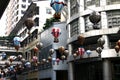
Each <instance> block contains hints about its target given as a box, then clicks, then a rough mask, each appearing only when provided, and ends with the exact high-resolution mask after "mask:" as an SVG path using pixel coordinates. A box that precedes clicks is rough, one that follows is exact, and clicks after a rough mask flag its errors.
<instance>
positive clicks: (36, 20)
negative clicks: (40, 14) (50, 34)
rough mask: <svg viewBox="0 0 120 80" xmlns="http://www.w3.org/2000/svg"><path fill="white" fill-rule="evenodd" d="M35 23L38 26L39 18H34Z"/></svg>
mask: <svg viewBox="0 0 120 80" xmlns="http://www.w3.org/2000/svg"><path fill="white" fill-rule="evenodd" d="M35 25H36V26H39V18H35Z"/></svg>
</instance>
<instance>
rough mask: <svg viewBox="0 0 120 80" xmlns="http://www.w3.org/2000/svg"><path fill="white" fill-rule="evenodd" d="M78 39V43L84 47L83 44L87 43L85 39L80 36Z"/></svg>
mask: <svg viewBox="0 0 120 80" xmlns="http://www.w3.org/2000/svg"><path fill="white" fill-rule="evenodd" d="M77 39H78V43H79V44H80V45H83V43H84V41H85V38H84V37H83V36H82V35H79V36H78V38H77Z"/></svg>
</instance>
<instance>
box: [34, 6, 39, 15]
mask: <svg viewBox="0 0 120 80" xmlns="http://www.w3.org/2000/svg"><path fill="white" fill-rule="evenodd" d="M35 13H36V14H37V15H39V7H36V8H35Z"/></svg>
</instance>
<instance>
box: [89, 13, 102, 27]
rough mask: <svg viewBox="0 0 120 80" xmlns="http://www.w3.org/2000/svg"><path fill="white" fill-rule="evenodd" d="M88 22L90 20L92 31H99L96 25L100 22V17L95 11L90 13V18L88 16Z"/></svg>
mask: <svg viewBox="0 0 120 80" xmlns="http://www.w3.org/2000/svg"><path fill="white" fill-rule="evenodd" d="M89 20H90V22H92V23H93V29H99V27H98V26H97V24H98V23H99V22H100V20H101V15H100V14H99V13H98V12H96V11H94V12H92V14H90V16H89Z"/></svg>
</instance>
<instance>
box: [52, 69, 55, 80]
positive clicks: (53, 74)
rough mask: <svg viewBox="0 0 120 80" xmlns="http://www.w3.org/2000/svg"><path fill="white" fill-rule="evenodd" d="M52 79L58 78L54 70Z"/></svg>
mask: <svg viewBox="0 0 120 80" xmlns="http://www.w3.org/2000/svg"><path fill="white" fill-rule="evenodd" d="M52 80H56V71H55V70H52Z"/></svg>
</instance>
